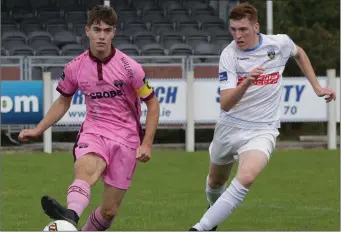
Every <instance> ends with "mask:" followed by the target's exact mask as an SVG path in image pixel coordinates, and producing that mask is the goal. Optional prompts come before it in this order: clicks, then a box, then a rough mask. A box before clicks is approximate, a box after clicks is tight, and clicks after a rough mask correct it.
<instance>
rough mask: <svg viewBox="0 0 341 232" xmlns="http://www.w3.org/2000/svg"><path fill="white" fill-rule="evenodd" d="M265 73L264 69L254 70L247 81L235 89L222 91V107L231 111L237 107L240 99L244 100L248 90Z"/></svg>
mask: <svg viewBox="0 0 341 232" xmlns="http://www.w3.org/2000/svg"><path fill="white" fill-rule="evenodd" d="M263 72H264V69H263V68H262V67H257V68H255V69H253V70H252V71H251V72H250V73H249V74H248V75H247V78H245V80H244V81H243V82H242V83H241V84H240V85H238V86H237V87H236V88H234V89H225V90H222V91H220V107H221V108H222V109H223V110H225V111H229V110H230V109H232V107H233V106H235V105H236V104H237V103H238V102H239V101H240V99H242V97H243V95H244V93H245V92H246V90H247V89H248V88H249V87H250V86H251V85H252V83H253V82H254V81H255V80H256V79H257V78H258V77H259V76H260V75H261V74H262V73H263Z"/></svg>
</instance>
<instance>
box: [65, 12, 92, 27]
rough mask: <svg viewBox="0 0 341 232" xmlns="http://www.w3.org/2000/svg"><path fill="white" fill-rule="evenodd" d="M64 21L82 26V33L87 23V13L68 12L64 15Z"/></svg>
mask: <svg viewBox="0 0 341 232" xmlns="http://www.w3.org/2000/svg"><path fill="white" fill-rule="evenodd" d="M65 18H66V20H67V21H68V22H69V23H72V24H83V31H84V27H85V24H86V21H87V13H86V12H85V11H70V12H67V13H66V15H65Z"/></svg>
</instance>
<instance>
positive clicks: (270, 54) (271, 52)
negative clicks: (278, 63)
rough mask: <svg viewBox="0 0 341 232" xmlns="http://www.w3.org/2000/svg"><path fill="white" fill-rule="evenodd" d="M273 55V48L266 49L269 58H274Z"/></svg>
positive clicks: (274, 53)
mask: <svg viewBox="0 0 341 232" xmlns="http://www.w3.org/2000/svg"><path fill="white" fill-rule="evenodd" d="M275 55H276V52H275V50H273V49H271V50H269V51H268V57H269V59H270V60H272V59H274V58H275Z"/></svg>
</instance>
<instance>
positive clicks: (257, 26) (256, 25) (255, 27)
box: [254, 23, 260, 33]
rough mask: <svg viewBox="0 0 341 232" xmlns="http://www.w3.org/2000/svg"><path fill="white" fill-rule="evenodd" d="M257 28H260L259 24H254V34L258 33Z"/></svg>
mask: <svg viewBox="0 0 341 232" xmlns="http://www.w3.org/2000/svg"><path fill="white" fill-rule="evenodd" d="M259 28H260V25H259V23H255V25H254V29H255V31H256V33H259Z"/></svg>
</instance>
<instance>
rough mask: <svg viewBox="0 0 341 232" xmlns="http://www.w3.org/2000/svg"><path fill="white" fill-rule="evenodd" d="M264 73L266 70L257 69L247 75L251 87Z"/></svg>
mask: <svg viewBox="0 0 341 232" xmlns="http://www.w3.org/2000/svg"><path fill="white" fill-rule="evenodd" d="M263 73H264V68H262V67H257V68H255V69H253V70H252V71H251V72H249V73H248V74H247V77H246V82H247V84H249V85H251V84H252V83H253V82H254V81H255V80H257V79H258V78H259V76H260V75H262V74H263Z"/></svg>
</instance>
